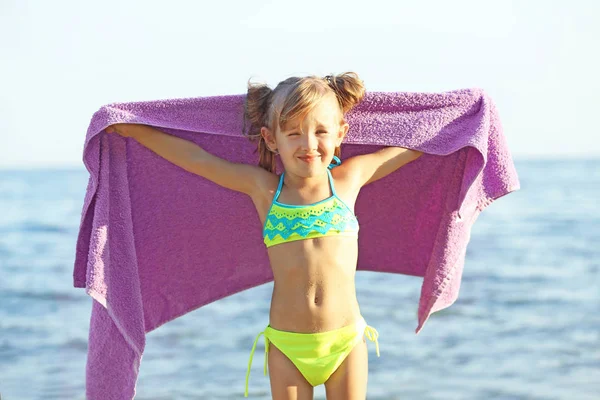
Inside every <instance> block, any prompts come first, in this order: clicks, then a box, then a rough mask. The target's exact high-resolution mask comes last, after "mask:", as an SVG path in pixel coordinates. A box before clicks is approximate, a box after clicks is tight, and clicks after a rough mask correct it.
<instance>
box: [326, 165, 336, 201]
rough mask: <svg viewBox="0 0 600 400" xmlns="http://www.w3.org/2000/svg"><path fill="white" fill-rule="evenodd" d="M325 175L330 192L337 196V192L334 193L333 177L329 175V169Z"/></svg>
mask: <svg viewBox="0 0 600 400" xmlns="http://www.w3.org/2000/svg"><path fill="white" fill-rule="evenodd" d="M327 175H328V176H329V187H330V188H331V194H333V195H334V196H335V197H337V193H335V186H334V184H333V177H332V176H331V171H330V170H329V169H328V170H327Z"/></svg>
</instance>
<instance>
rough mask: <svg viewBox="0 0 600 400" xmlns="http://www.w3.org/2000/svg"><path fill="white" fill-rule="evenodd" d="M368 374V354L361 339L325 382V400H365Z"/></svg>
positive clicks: (364, 340)
mask: <svg viewBox="0 0 600 400" xmlns="http://www.w3.org/2000/svg"><path fill="white" fill-rule="evenodd" d="M368 374H369V353H368V351H367V343H366V339H365V338H364V336H363V338H362V340H361V341H359V342H358V344H357V345H356V346H354V349H352V351H351V352H350V354H348V356H347V357H346V359H345V360H344V362H342V364H341V365H340V366H339V368H338V369H336V370H335V372H334V373H333V374H332V375H331V376H330V377H329V379H328V380H327V382H325V393H326V395H327V400H365V399H366V397H367V379H368Z"/></svg>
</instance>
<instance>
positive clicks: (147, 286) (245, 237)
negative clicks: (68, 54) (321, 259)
mask: <svg viewBox="0 0 600 400" xmlns="http://www.w3.org/2000/svg"><path fill="white" fill-rule="evenodd" d="M244 98H245V95H225V96H210V97H197V98H182V99H164V100H156V101H142V102H128V103H113V104H109V105H105V106H102V107H101V108H100V109H99V110H98V111H97V112H96V113H95V114H94V115H93V117H92V120H91V122H90V125H89V128H88V131H87V136H86V139H85V146H84V149H83V162H84V164H85V166H86V168H87V169H88V171H89V173H90V177H89V183H88V186H87V193H86V196H85V200H84V204H83V210H82V215H81V225H80V230H79V236H78V240H77V247H76V258H75V265H74V273H73V276H74V286H75V287H78V288H85V290H86V292H87V293H88V294H89V295H90V296H91V297H92V298H93V299H94V300H95V301H93V302H92V304H93V306H92V312H91V321H90V333H89V347H88V359H87V367H86V370H87V371H86V391H87V398H88V399H100V398H101V399H131V398H133V396H134V395H135V384H136V381H137V376H138V372H139V368H140V362H141V359H142V355H143V352H144V346H145V335H146V333H148V332H150V331H152V330H154V329H156V328H157V327H159V326H160V325H162V324H164V323H166V322H168V321H171V320H173V319H175V318H177V317H179V316H181V315H184V314H186V313H188V312H190V311H193V310H195V309H197V308H198V307H202V306H204V305H206V304H209V303H211V302H213V301H215V300H218V299H221V298H224V297H226V296H229V295H232V294H234V293H237V292H240V291H242V290H246V289H249V288H253V287H256V286H258V285H262V284H264V283H267V282H270V281H272V279H273V275H272V272H271V269H270V267H269V260H268V257H267V251H266V248H265V245H264V244H263V241H262V240H263V238H262V224H261V223H260V220H259V217H258V214H257V212H256V210H255V207H254V205H253V203H252V201H251V199H250V198H249V197H248V196H246V195H245V194H242V193H239V192H235V191H232V190H229V189H226V188H223V187H220V186H218V185H217V184H215V183H213V182H211V181H209V180H207V179H205V178H203V177H200V176H198V175H195V174H192V173H190V172H188V171H186V170H184V169H182V168H180V167H178V166H176V165H174V164H172V163H170V162H169V161H167V160H165V159H163V158H161V157H160V156H158V155H157V154H155V153H154V152H152V151H151V150H149V149H148V148H146V147H144V146H142V145H141V144H139V143H138V142H136V141H135V140H134V139H131V138H124V137H121V136H119V135H116V134H107V133H106V132H105V131H104V129H105V128H106V127H107V126H108V125H111V124H115V123H138V124H146V125H151V126H154V127H156V128H158V129H160V130H162V131H164V132H166V133H168V134H171V135H174V136H178V137H181V138H184V139H187V140H190V141H193V142H195V143H197V144H198V145H199V146H201V147H202V148H204V149H205V150H206V151H208V152H210V153H212V154H214V155H216V156H219V157H222V158H225V159H227V160H229V161H232V162H239V163H248V164H254V165H257V164H258V155H257V154H256V153H255V150H256V145H255V144H254V143H251V142H250V141H249V140H248V139H247V138H246V137H245V136H244V135H243V133H242V126H243V121H242V119H243V103H244ZM346 119H347V121H348V123H349V124H350V130H349V132H348V134H347V136H346V138H345V140H344V143H343V144H342V148H341V150H342V157H341V159H342V161H343V160H344V159H346V158H349V157H351V156H354V155H357V154H365V153H371V152H373V151H376V150H378V149H380V148H383V147H387V146H400V147H405V148H410V149H416V150H420V151H422V152H424V153H425V154H423V155H422V156H421V157H420V158H418V159H417V160H415V161H413V162H410V163H408V164H406V165H405V166H403V167H401V168H400V169H398V170H397V171H395V172H393V173H392V174H390V175H388V176H386V177H385V178H383V179H380V180H378V181H376V182H374V183H372V184H369V185H367V186H365V187H364V188H363V189H362V190H361V194H360V196H359V197H358V200H357V202H356V205H355V213H356V215H357V217H358V218H359V220H360V227H361V231H360V234H359V239H358V241H359V257H358V266H357V269H358V270H363V271H380V272H392V273H397V274H407V275H413V276H418V277H423V283H422V287H421V294H420V299H419V303H418V313H417V315H418V323H417V327H416V330H415V332H416V333H418V332H419V331H420V330H421V329H422V327H423V324H424V323H425V321H426V320H427V319H428V317H429V315H430V314H431V313H433V312H435V311H438V310H441V309H443V308H446V307H448V306H450V305H451V304H452V303H453V302H454V301H455V300H456V298H457V296H458V292H459V288H460V282H461V277H462V271H463V265H464V260H465V252H466V248H467V243H468V242H469V238H470V232H471V227H472V225H473V223H474V222H475V220H476V219H477V216H478V215H479V213H480V212H481V211H482V210H483V209H484V208H485V207H487V206H488V205H489V204H490V203H491V202H492V201H494V200H495V199H497V198H499V197H501V196H504V195H506V194H507V193H510V192H511V191H514V190H517V189H519V180H518V176H517V173H516V170H515V167H514V164H513V160H512V158H511V155H510V152H509V149H508V147H507V143H506V140H505V137H504V135H503V132H502V127H501V124H500V120H499V117H498V112H497V110H496V107H495V105H494V103H493V102H492V100H491V99H490V97H489V96H488V95H487V94H486V93H485V92H484V91H483V90H482V89H479V88H473V89H460V90H454V91H449V92H442V93H416V92H414V93H413V92H368V93H367V94H366V96H365V98H364V100H363V101H362V102H361V103H360V104H358V105H357V106H356V107H355V108H354V109H352V110H351V111H349V112H348V113H347V114H346ZM278 171H279V172H281V165H279V170H278ZM232 227H235V229H232Z"/></svg>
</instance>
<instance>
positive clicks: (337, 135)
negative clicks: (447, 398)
mask: <svg viewBox="0 0 600 400" xmlns="http://www.w3.org/2000/svg"><path fill="white" fill-rule="evenodd" d="M364 95H365V88H364V86H363V82H362V81H361V80H360V79H359V78H358V76H357V75H356V74H355V73H352V72H347V73H344V74H341V75H338V76H331V75H328V76H326V77H325V78H320V77H317V76H307V77H303V78H299V77H292V78H288V79H286V80H284V81H282V82H280V83H279V84H278V85H277V86H276V87H275V89H270V88H269V87H268V86H266V85H264V84H256V85H253V84H250V83H248V92H247V96H246V100H245V109H244V111H245V112H244V121H249V122H250V128H249V130H248V132H246V124H244V133H245V134H247V135H248V137H249V138H250V139H251V140H253V141H256V142H257V147H258V152H259V166H253V165H247V164H240V163H232V162H229V161H227V160H225V159H222V158H220V157H216V156H214V155H212V154H210V153H208V152H206V151H205V150H203V149H202V148H200V147H199V146H197V145H196V144H194V143H191V142H189V141H186V140H184V139H181V138H177V137H174V136H171V135H168V134H165V133H162V132H160V131H158V130H156V129H154V128H152V127H149V126H145V125H139V124H115V125H111V126H109V127H108V128H107V129H106V131H107V132H108V133H118V134H120V135H122V136H125V137H132V138H134V139H135V140H136V141H138V142H139V143H141V144H142V145H144V146H146V147H148V148H149V149H150V150H152V151H153V152H155V153H156V154H158V155H160V156H161V157H163V158H165V159H167V160H168V161H170V162H172V163H174V164H176V165H178V166H180V167H182V168H184V169H185V170H187V171H189V172H192V173H195V174H198V175H200V176H202V177H204V178H206V179H209V180H211V181H213V182H215V183H216V184H218V185H221V186H224V187H226V188H229V189H232V190H236V191H239V192H242V193H245V194H247V195H248V196H249V197H250V198H251V199H252V201H253V203H254V205H255V206H256V210H257V212H258V215H259V217H260V220H261V222H262V223H263V241H264V243H265V246H266V248H267V253H268V256H269V260H270V264H271V268H272V270H273V277H274V286H273V295H272V300H271V309H270V313H269V324H268V325H267V327H266V328H265V329H264V330H263V331H262V332H260V333H259V334H258V336H257V337H256V340H255V341H254V345H253V346H252V350H251V352H250V360H249V362H248V370H247V373H246V389H245V396H246V397H247V396H248V377H249V374H250V368H251V364H252V356H253V354H254V350H255V348H256V344H257V341H258V339H259V337H260V335H264V337H265V366H264V372H265V375H266V374H267V363H268V366H269V377H270V385H271V393H272V397H273V399H275V400H279V399H297V400H308V399H312V398H313V388H314V386H317V385H320V384H325V390H326V395H327V399H328V400H338V399H339V400H342V399H343V400H352V399H360V400H364V399H365V398H366V392H367V375H368V354H367V345H366V340H365V338H364V336H367V338H368V339H369V340H371V341H374V342H375V345H376V351H377V356H379V343H378V342H377V338H378V333H377V331H376V330H375V329H374V328H372V327H370V326H368V325H367V323H366V321H365V319H364V318H363V317H362V316H361V312H360V309H359V305H358V302H357V299H356V290H355V285H354V276H355V273H356V264H357V258H358V240H357V238H358V231H359V223H358V220H357V218H356V216H355V215H354V211H353V209H354V203H355V201H356V198H357V196H358V194H359V192H360V189H361V188H362V187H363V186H365V185H367V184H369V183H372V182H374V181H376V180H378V179H381V178H383V177H385V176H386V175H388V174H390V173H392V172H393V171H395V170H396V169H398V168H400V167H401V166H402V165H405V164H406V163H408V162H411V161H413V160H415V159H416V158H418V157H419V156H420V155H421V154H422V153H421V152H419V151H415V150H410V149H405V148H401V147H387V148H384V149H381V150H379V151H376V152H373V153H370V154H364V155H358V156H355V157H351V158H349V159H347V160H345V161H344V163H343V164H342V162H341V160H340V158H339V157H340V155H341V154H340V146H341V144H342V142H343V140H344V137H345V135H346V133H347V132H348V129H349V125H348V123H347V122H346V121H345V119H344V115H345V114H346V113H347V112H348V111H349V110H350V109H352V108H353V107H354V106H355V105H356V104H358V103H359V102H360V101H361V100H362V99H363V97H364ZM276 156H279V157H280V160H281V163H282V164H283V172H282V173H281V175H277V174H276V173H275V169H276V168H275V167H276V158H275V157H276Z"/></svg>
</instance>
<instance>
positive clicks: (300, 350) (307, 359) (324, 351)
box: [244, 317, 379, 397]
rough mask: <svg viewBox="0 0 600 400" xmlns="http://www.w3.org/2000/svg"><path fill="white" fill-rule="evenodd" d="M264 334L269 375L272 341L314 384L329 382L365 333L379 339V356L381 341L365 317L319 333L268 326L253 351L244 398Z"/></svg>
mask: <svg viewBox="0 0 600 400" xmlns="http://www.w3.org/2000/svg"><path fill="white" fill-rule="evenodd" d="M260 335H264V337H265V367H264V372H265V376H266V375H267V361H268V353H269V342H272V343H273V344H274V345H275V346H276V347H277V348H278V349H279V350H281V352H282V353H283V354H285V355H286V357H287V358H289V359H290V360H291V361H292V362H293V363H294V365H295V366H296V368H298V370H299V371H300V373H302V375H303V376H304V377H305V378H306V380H307V381H308V383H310V384H311V385H312V386H317V385H320V384H322V383H325V382H326V381H327V379H329V377H330V376H331V375H332V374H333V373H334V372H335V370H336V369H337V368H338V367H339V366H340V365H341V364H342V362H343V361H344V360H345V359H346V357H347V356H348V354H350V352H351V351H352V350H353V349H354V347H355V346H356V345H357V344H358V343H359V342H360V341H361V340H362V337H363V335H366V336H367V338H368V339H369V340H370V341H372V342H375V347H376V350H377V357H379V342H378V341H377V338H378V337H379V333H378V332H377V330H376V329H375V328H373V327H370V326H368V325H367V322H366V321H365V319H364V318H363V317H361V318H360V319H358V320H357V321H356V322H355V323H353V324H351V325H348V326H344V327H342V328H339V329H334V330H331V331H326V332H316V333H295V332H286V331H280V330H277V329H273V328H272V327H271V326H270V325H267V327H266V328H265V330H264V331H262V332H260V333H259V334H258V335H257V336H256V339H255V340H254V345H253V346H252V351H251V352H250V360H249V361H248V371H247V372H246V389H245V391H244V397H248V379H249V377H250V368H251V366H252V358H253V356H254V350H255V349H256V343H257V342H258V339H259V338H260Z"/></svg>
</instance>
